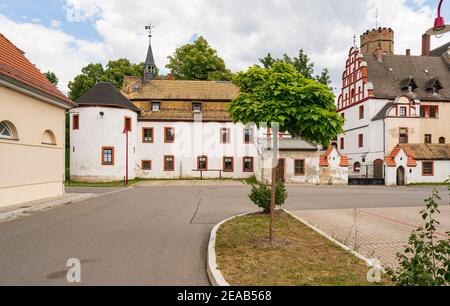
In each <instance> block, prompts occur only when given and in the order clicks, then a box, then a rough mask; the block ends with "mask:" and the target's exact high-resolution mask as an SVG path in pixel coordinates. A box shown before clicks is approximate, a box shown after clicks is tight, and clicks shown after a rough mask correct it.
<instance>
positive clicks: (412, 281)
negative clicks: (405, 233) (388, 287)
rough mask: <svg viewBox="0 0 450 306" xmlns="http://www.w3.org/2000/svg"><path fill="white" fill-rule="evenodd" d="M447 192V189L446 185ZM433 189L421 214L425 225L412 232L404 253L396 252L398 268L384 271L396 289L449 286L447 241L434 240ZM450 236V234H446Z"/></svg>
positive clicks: (435, 196) (435, 194) (436, 210)
mask: <svg viewBox="0 0 450 306" xmlns="http://www.w3.org/2000/svg"><path fill="white" fill-rule="evenodd" d="M449 190H450V186H449ZM439 200H441V198H440V197H439V193H438V191H437V190H436V189H434V190H433V194H432V195H431V197H430V198H428V199H426V200H425V202H426V203H427V205H426V208H425V209H424V210H423V211H421V216H422V219H423V220H424V221H425V226H420V227H419V228H418V229H417V230H415V231H413V232H412V234H411V236H410V238H409V243H408V246H407V247H406V249H405V251H404V253H398V254H397V259H398V261H399V264H400V266H399V268H398V269H396V270H393V269H388V271H387V272H388V275H390V276H391V278H392V280H393V281H394V282H396V283H397V285H399V286H448V285H449V284H450V238H441V239H438V237H437V235H436V232H437V226H438V225H439V222H438V221H436V219H435V215H436V214H439V213H440V211H439V206H438V201H439ZM447 235H449V236H450V232H448V233H447Z"/></svg>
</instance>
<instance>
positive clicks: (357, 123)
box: [337, 28, 450, 183]
mask: <svg viewBox="0 0 450 306" xmlns="http://www.w3.org/2000/svg"><path fill="white" fill-rule="evenodd" d="M427 46H429V44H427V37H424V50H423V54H422V55H421V56H413V55H411V52H410V51H409V50H407V52H406V54H405V55H394V53H393V52H394V51H393V50H394V32H393V31H392V30H391V29H386V28H379V29H376V30H372V31H367V32H366V33H364V34H363V35H362V36H361V49H359V48H357V47H356V46H355V47H352V48H351V49H350V51H349V55H348V59H347V62H346V67H345V71H344V72H343V75H342V93H341V95H340V96H339V99H338V112H339V113H340V114H341V115H342V116H343V117H344V118H345V126H344V130H345V134H344V135H340V136H339V137H338V141H337V142H338V143H337V145H338V148H339V150H340V152H342V154H345V155H347V156H348V158H349V163H350V171H349V177H350V183H358V182H359V183H360V182H363V183H364V182H366V183H383V182H384V176H385V174H386V171H387V169H386V165H385V162H384V160H385V156H387V155H388V154H389V153H390V152H391V151H392V150H393V149H394V148H395V147H396V146H397V145H398V144H421V143H422V144H423V143H426V144H445V143H448V140H449V139H450V103H449V102H450V62H449V53H448V51H447V48H448V44H447V45H445V46H443V47H441V48H438V49H436V50H433V51H430V50H427V49H426V47H427ZM444 47H445V48H444ZM449 175H450V172H449ZM424 181H427V178H425V177H424Z"/></svg>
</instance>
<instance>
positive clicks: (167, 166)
mask: <svg viewBox="0 0 450 306" xmlns="http://www.w3.org/2000/svg"><path fill="white" fill-rule="evenodd" d="M164 171H175V157H173V156H164Z"/></svg>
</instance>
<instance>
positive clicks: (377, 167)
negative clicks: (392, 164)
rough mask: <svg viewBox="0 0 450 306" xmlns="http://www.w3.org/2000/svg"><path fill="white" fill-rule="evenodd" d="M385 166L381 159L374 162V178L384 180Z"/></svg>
mask: <svg viewBox="0 0 450 306" xmlns="http://www.w3.org/2000/svg"><path fill="white" fill-rule="evenodd" d="M383 165H384V162H383V161H382V160H381V159H377V160H375V161H374V162H373V177H374V178H377V179H382V178H383V177H384V175H383V172H384V171H383Z"/></svg>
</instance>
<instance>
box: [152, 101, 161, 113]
mask: <svg viewBox="0 0 450 306" xmlns="http://www.w3.org/2000/svg"><path fill="white" fill-rule="evenodd" d="M155 106H158V110H155V109H154V107H155ZM160 111H161V102H152V112H153V113H157V112H160Z"/></svg>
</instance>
